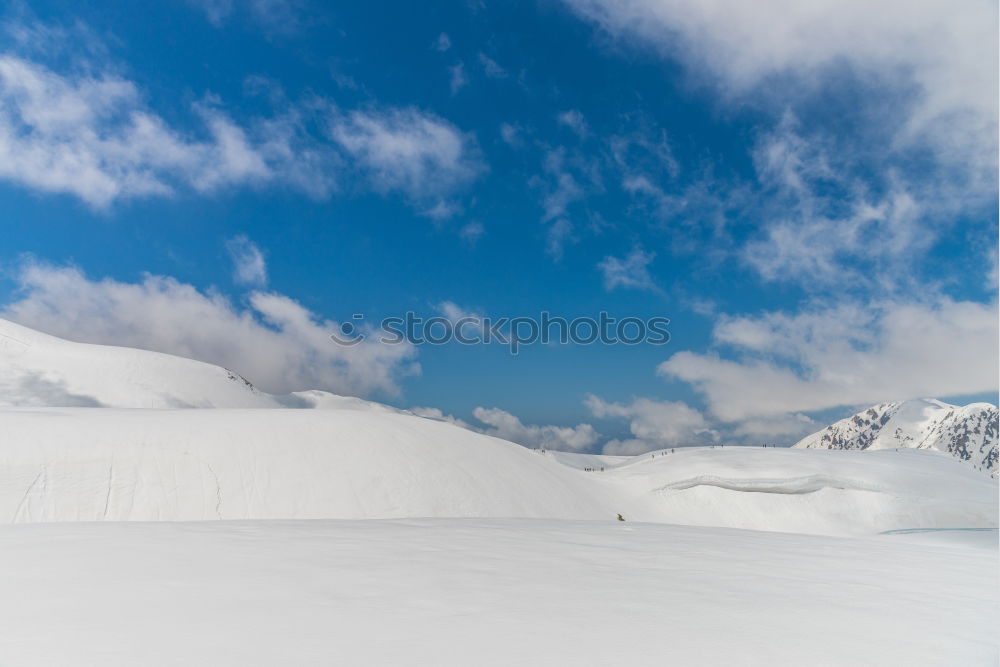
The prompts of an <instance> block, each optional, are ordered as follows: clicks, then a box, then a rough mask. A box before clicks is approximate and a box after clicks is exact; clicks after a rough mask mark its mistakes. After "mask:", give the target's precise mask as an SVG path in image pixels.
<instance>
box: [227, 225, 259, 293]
mask: <svg viewBox="0 0 1000 667" xmlns="http://www.w3.org/2000/svg"><path fill="white" fill-rule="evenodd" d="M226 250H227V251H228V252H229V258H230V259H231V260H233V280H234V281H236V283H237V284H240V285H254V286H257V287H263V286H264V285H267V263H266V262H265V261H264V254H263V253H262V252H261V251H260V248H258V247H257V244H256V243H254V242H253V241H251V240H250V239H248V238H247V237H246V235H244V234H240V235H238V236H234V237H233V238H231V239H229V240H228V241H226Z"/></svg>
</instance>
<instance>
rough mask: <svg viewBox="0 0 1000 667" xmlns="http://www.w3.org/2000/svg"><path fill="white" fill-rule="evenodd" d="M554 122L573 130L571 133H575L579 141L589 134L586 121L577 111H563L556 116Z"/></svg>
mask: <svg viewBox="0 0 1000 667" xmlns="http://www.w3.org/2000/svg"><path fill="white" fill-rule="evenodd" d="M556 120H557V121H559V124H560V125H565V126H566V127H568V128H569V129H571V130H573V132H575V133H576V134H577V136H579V137H580V138H581V139H583V138H585V137H586V136H587V135H588V134H589V133H590V131H589V130H588V128H587V120H586V119H585V118H584V117H583V114H582V113H580V112H579V111H578V110H577V109H570V110H569V111H563V112H562V113H561V114H559V115H558V116H556Z"/></svg>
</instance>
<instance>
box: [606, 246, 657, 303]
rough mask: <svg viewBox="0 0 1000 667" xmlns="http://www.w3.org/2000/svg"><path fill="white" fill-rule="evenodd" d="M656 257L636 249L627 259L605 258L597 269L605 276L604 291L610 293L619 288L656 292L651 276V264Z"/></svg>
mask: <svg viewBox="0 0 1000 667" xmlns="http://www.w3.org/2000/svg"><path fill="white" fill-rule="evenodd" d="M654 257H656V255H655V254H654V253H651V252H646V251H644V250H643V249H642V248H638V247H637V248H634V249H633V250H632V252H630V253H629V254H628V255H627V256H626V257H625V258H623V259H619V258H618V257H605V258H604V259H603V260H601V261H600V263H599V264H598V265H597V267H598V268H599V269H600V270H601V273H603V274H604V289H606V290H608V291H609V292H610V291H611V290H613V289H616V288H618V287H624V288H629V289H639V290H656V284H655V283H654V282H653V278H652V276H650V275H649V264H650V263H651V262H652V261H653V258H654Z"/></svg>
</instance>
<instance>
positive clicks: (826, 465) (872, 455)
mask: <svg viewBox="0 0 1000 667" xmlns="http://www.w3.org/2000/svg"><path fill="white" fill-rule="evenodd" d="M587 467H589V466H587ZM0 470H2V471H3V474H2V475H0V520H2V521H4V522H15V523H22V522H49V521H79V520H83V521H94V520H203V519H208V520H214V519H316V518H344V519H369V518H402V517H544V518H561V519H565V518H573V519H594V520H606V519H608V518H609V517H610V518H614V516H615V515H616V514H617V513H622V514H624V515H625V516H626V518H628V519H629V520H635V521H648V522H667V523H679V524H688V525H708V526H727V527H734V528H753V529H757V530H772V531H785V532H789V531H790V532H804V533H821V534H833V535H848V534H872V533H877V532H882V531H886V530H902V529H911V528H992V527H996V526H997V504H996V483H995V482H994V481H993V480H991V479H990V478H989V477H987V476H985V475H982V474H980V473H978V472H976V471H974V470H972V469H970V468H969V467H968V466H964V465H962V464H961V463H960V462H958V461H956V460H954V459H952V458H950V457H947V456H943V455H941V454H938V453H934V452H919V451H905V452H895V451H888V452H886V451H882V452H833V451H817V450H776V449H762V448H744V447H733V448H725V449H722V448H715V449H709V448H699V449H683V450H681V449H679V450H677V452H676V453H674V454H670V453H665V454H662V455H660V456H642V457H635V458H634V459H633V460H632V462H631V463H626V464H622V465H619V466H617V467H614V468H611V467H607V468H606V470H605V471H604V472H601V471H599V470H598V471H594V472H591V471H585V470H582V469H580V468H578V467H571V466H568V465H565V464H563V463H560V462H559V461H557V460H554V459H553V458H551V457H549V456H545V455H541V454H540V453H538V452H536V451H533V450H529V449H526V448H524V447H521V446H520V445H515V444H513V443H510V442H507V441H504V440H499V439H497V438H492V437H489V436H485V435H481V434H478V433H473V432H471V431H468V430H466V429H462V428H459V427H457V426H453V425H451V424H447V423H443V422H438V421H433V420H430V419H424V418H421V417H416V416H414V415H408V414H395V413H381V412H374V411H361V410H252V409H244V410H228V409H218V410H136V409H132V410H123V409H111V408H104V409H93V408H0Z"/></svg>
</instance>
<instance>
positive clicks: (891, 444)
mask: <svg viewBox="0 0 1000 667" xmlns="http://www.w3.org/2000/svg"><path fill="white" fill-rule="evenodd" d="M998 419H1000V413H998V410H997V407H996V406H994V405H990V404H989V403H970V404H969V405H963V406H957V405H949V404H948V403H943V402H941V401H937V400H934V399H919V400H912V401H902V402H898V403H882V404H879V405H873V406H872V407H870V408H868V409H867V410H864V411H862V412H859V413H857V414H856V415H853V416H851V417H848V418H846V419H841V420H840V421H839V422H836V423H834V424H831V425H830V426H827V427H826V428H825V429H823V430H822V431H817V432H816V433H813V434H812V435H810V436H807V437H805V438H803V439H802V440H800V441H799V442H798V443H796V444H795V445H794V447H796V448H799V449H897V448H907V449H927V450H933V451H938V452H945V453H948V454H951V455H952V456H954V457H956V458H958V459H960V460H962V461H965V462H967V463H968V464H969V465H971V466H973V467H974V468H976V469H978V470H983V471H985V472H988V473H990V474H991V475H993V476H994V477H995V476H997V472H998V462H997V442H998Z"/></svg>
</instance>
